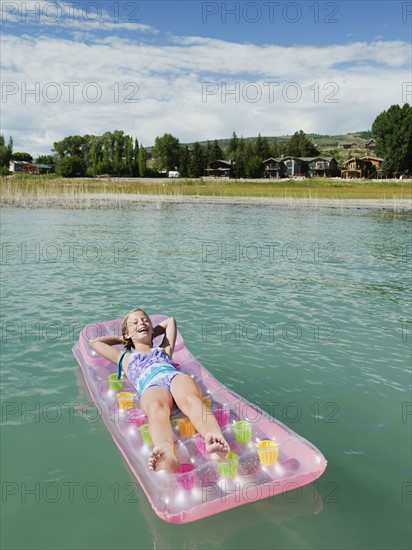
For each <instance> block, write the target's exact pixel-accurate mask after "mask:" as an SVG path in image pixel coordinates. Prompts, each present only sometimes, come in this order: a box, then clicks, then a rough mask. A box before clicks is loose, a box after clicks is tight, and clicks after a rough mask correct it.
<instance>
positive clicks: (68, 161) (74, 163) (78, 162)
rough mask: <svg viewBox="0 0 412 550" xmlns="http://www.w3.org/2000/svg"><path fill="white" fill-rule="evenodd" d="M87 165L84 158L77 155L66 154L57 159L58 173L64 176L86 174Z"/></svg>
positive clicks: (70, 176)
mask: <svg viewBox="0 0 412 550" xmlns="http://www.w3.org/2000/svg"><path fill="white" fill-rule="evenodd" d="M85 172H86V167H85V165H84V162H83V159H81V158H79V157H76V156H65V157H63V158H61V159H59V160H58V161H57V164H56V174H57V175H58V176H62V177H63V178H74V177H79V176H80V177H81V176H84V174H85Z"/></svg>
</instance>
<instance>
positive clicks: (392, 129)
mask: <svg viewBox="0 0 412 550" xmlns="http://www.w3.org/2000/svg"><path fill="white" fill-rule="evenodd" d="M372 134H373V136H374V138H375V139H376V147H375V153H376V155H378V156H380V157H383V158H384V159H385V166H384V169H385V171H386V172H387V173H388V174H391V175H396V174H399V173H402V172H406V173H409V174H411V173H412V106H410V105H409V104H408V103H405V104H404V105H403V106H402V107H400V106H399V105H392V106H391V107H389V109H388V110H387V111H383V112H382V113H381V114H380V115H378V116H377V117H376V119H375V121H374V122H373V124H372Z"/></svg>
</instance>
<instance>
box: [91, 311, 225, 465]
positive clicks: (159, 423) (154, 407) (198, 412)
mask: <svg viewBox="0 0 412 550" xmlns="http://www.w3.org/2000/svg"><path fill="white" fill-rule="evenodd" d="M162 334H163V335H164V338H163V341H162V343H161V345H160V346H159V347H153V338H155V337H156V336H159V335H162ZM176 334H177V330H176V321H175V319H174V318H173V317H170V318H169V319H166V320H164V321H162V322H161V323H160V324H159V325H157V326H156V327H153V325H152V322H151V320H150V318H149V316H148V315H147V314H146V313H145V312H144V311H143V310H142V309H139V308H136V309H133V310H132V311H130V312H129V313H128V314H127V315H126V316H125V318H124V319H123V322H122V335H123V337H116V336H101V337H100V338H96V339H94V340H90V345H91V347H92V348H93V349H94V350H95V351H96V352H97V353H98V354H99V355H102V356H103V357H105V358H106V359H108V360H109V361H112V362H113V363H117V364H118V365H120V367H121V368H122V369H123V371H124V372H125V374H126V375H127V377H128V378H129V380H130V381H131V382H132V384H133V385H134V386H135V387H136V390H137V392H138V395H139V398H140V406H141V408H142V409H143V412H144V413H145V414H146V416H147V418H148V423H149V432H150V436H151V438H152V441H153V445H154V447H153V451H152V452H151V454H150V457H149V469H150V470H170V471H173V472H174V471H176V470H177V468H178V467H179V461H178V459H177V458H176V456H175V455H174V452H173V449H174V447H173V432H172V426H171V424H170V414H171V412H172V410H173V409H174V404H175V403H176V405H177V406H178V407H179V409H180V410H181V411H182V412H183V413H184V414H185V415H186V416H188V417H189V419H190V420H191V421H192V423H193V424H194V426H195V428H196V429H197V431H198V432H199V433H200V434H201V435H202V436H203V437H204V438H205V441H206V450H207V451H208V452H209V453H217V455H218V456H219V457H220V458H224V457H225V456H226V455H227V453H228V451H229V445H228V444H227V442H226V440H225V438H224V437H223V435H222V432H221V430H220V427H219V424H218V423H217V421H216V419H215V417H214V415H213V414H210V413H209V414H208V413H207V410H206V406H205V404H204V403H203V401H202V393H201V390H200V388H199V386H198V385H197V384H196V382H195V381H194V380H193V379H192V378H191V377H190V376H188V375H187V374H184V373H181V372H179V371H178V370H177V369H176V365H175V364H174V363H173V361H172V355H173V350H174V346H175V342H176ZM116 344H124V346H125V351H123V352H122V351H120V350H118V349H116V348H114V347H112V346H114V345H116ZM132 348H134V349H133V351H132Z"/></svg>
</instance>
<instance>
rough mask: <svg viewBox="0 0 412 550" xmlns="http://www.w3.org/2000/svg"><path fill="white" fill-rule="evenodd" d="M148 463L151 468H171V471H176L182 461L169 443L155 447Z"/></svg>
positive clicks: (156, 469)
mask: <svg viewBox="0 0 412 550" xmlns="http://www.w3.org/2000/svg"><path fill="white" fill-rule="evenodd" d="M148 464H149V470H155V471H158V470H169V471H170V472H175V471H176V470H177V469H178V468H179V466H180V462H179V461H178V459H177V458H176V457H175V455H174V454H173V450H172V449H171V447H170V446H169V445H168V444H166V445H164V446H162V447H160V446H158V447H153V451H152V452H151V453H150V456H149V463H148Z"/></svg>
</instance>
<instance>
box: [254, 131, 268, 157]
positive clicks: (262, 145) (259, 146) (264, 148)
mask: <svg viewBox="0 0 412 550" xmlns="http://www.w3.org/2000/svg"><path fill="white" fill-rule="evenodd" d="M255 154H256V156H257V157H258V158H260V160H261V161H264V160H266V159H268V158H269V157H270V146H269V143H268V140H267V139H266V138H265V137H262V136H261V135H260V132H259V135H258V137H257V138H256V141H255Z"/></svg>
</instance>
